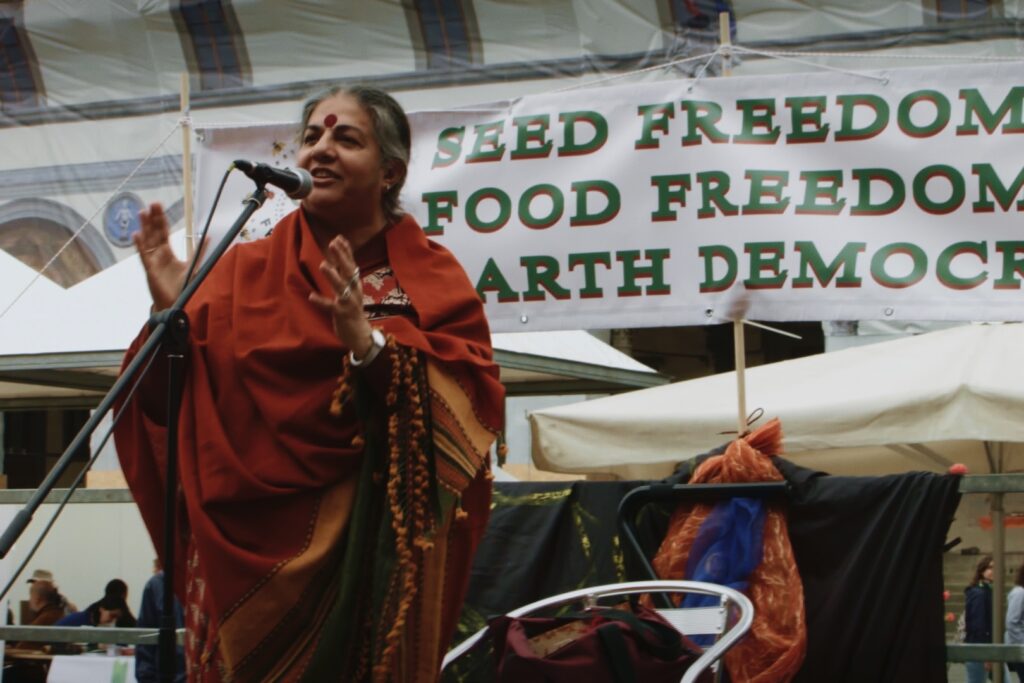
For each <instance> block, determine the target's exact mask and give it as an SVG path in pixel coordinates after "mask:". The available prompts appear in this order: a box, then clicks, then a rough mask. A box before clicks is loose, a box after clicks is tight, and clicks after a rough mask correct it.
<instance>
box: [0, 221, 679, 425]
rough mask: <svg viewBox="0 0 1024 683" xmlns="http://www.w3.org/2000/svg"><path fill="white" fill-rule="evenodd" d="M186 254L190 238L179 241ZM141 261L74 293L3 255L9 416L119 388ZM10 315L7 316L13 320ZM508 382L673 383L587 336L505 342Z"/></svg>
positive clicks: (139, 291) (145, 297)
mask: <svg viewBox="0 0 1024 683" xmlns="http://www.w3.org/2000/svg"><path fill="white" fill-rule="evenodd" d="M173 239H174V240H175V242H176V247H177V248H178V250H179V252H183V251H184V249H183V247H182V245H183V244H184V236H183V233H182V232H181V231H178V232H177V233H175V235H174V236H173ZM149 305H150V298H149V292H148V290H147V287H146V281H145V275H144V273H143V270H142V266H141V264H140V262H139V259H138V257H137V256H133V257H130V258H127V259H125V260H123V261H121V262H120V263H117V264H115V265H113V266H111V267H109V268H107V269H105V270H103V271H102V272H100V273H97V274H96V275H94V276H93V277H91V278H89V279H87V280H84V281H82V282H80V283H79V284H77V285H75V286H73V287H70V288H68V289H64V288H62V287H60V286H58V285H56V284H54V283H53V282H51V281H50V280H49V279H47V278H45V277H38V278H37V277H36V272H35V271H34V270H33V269H31V268H29V267H28V266H26V265H25V264H23V263H22V262H21V261H19V260H17V259H15V258H14V257H12V256H10V255H8V254H7V253H6V252H4V251H2V250H0V408H3V407H5V406H6V407H16V406H20V405H23V404H25V403H26V402H32V401H38V400H41V399H47V400H50V401H51V403H52V404H54V405H56V404H59V403H60V402H61V401H64V402H68V401H70V402H71V403H76V402H77V403H79V404H80V403H82V402H83V401H82V399H83V398H84V399H86V400H85V403H88V402H89V400H90V399H95V398H97V397H99V396H101V395H102V393H104V392H105V391H106V389H107V388H109V386H110V384H112V382H113V378H114V377H115V376H116V374H117V369H118V367H119V365H120V361H121V356H122V354H123V353H124V349H125V348H127V346H128V344H129V343H130V342H131V340H132V339H134V338H135V336H136V335H137V334H138V331H139V328H140V326H141V324H142V322H143V321H144V320H146V318H147V317H148V315H149ZM4 311H6V312H4ZM493 342H494V347H495V356H496V359H497V361H498V362H499V364H500V365H501V366H502V380H503V381H504V382H505V383H506V384H507V385H508V384H515V385H517V386H518V387H520V388H521V389H522V390H521V391H520V392H519V393H530V392H531V388H536V390H537V391H544V392H547V391H559V390H562V391H576V392H577V393H582V392H585V391H602V390H603V391H607V390H610V389H619V390H621V389H622V388H623V387H630V388H632V387H644V386H655V385H658V384H663V383H665V382H667V381H668V380H667V379H666V378H665V377H664V376H662V375H660V374H658V373H657V372H655V371H654V370H652V369H651V368H649V367H647V366H646V365H643V364H641V363H638V362H637V361H635V360H633V359H632V358H630V357H629V356H627V355H626V354H624V353H621V352H619V351H617V350H616V349H614V348H612V347H611V346H609V345H608V344H605V343H604V342H602V341H601V340H599V339H597V338H596V337H594V336H593V335H591V334H588V333H587V332H583V331H579V330H570V331H564V332H537V333H522V334H495V335H494V338H493Z"/></svg>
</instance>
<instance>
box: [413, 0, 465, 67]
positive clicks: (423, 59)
mask: <svg viewBox="0 0 1024 683" xmlns="http://www.w3.org/2000/svg"><path fill="white" fill-rule="evenodd" d="M407 7H409V6H408V5H407ZM407 16H408V17H409V20H410V28H411V29H412V34H413V35H412V38H413V43H414V45H415V47H416V52H417V62H418V63H420V65H421V67H425V68H426V69H430V70H435V69H436V70H445V69H454V68H460V67H466V66H469V65H471V64H478V63H480V38H479V30H478V28H477V23H476V15H475V14H474V12H473V5H472V3H471V2H470V0H412V3H411V9H410V10H409V11H408V13H407Z"/></svg>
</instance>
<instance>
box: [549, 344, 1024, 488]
mask: <svg viewBox="0 0 1024 683" xmlns="http://www.w3.org/2000/svg"><path fill="white" fill-rule="evenodd" d="M1021 349H1024V325H968V326H963V327H958V328H954V329H950V330H945V331H941V332H933V333H929V334H925V335H919V336H916V337H909V338H905V339H899V340H896V341H891V342H883V343H879V344H874V345H870V346H863V347H858V348H852V349H847V350H844V351H838V352H835V353H828V354H821V355H817V356H810V357H806V358H800V359H796V360H790V361H785V362H781V363H773V364H770V365H764V366H760V367H756V368H753V369H750V370H748V371H747V373H746V392H747V406H748V408H749V409H750V410H755V409H757V408H762V409H764V411H765V419H767V418H769V417H779V418H780V419H781V420H782V428H783V433H784V434H785V439H784V446H785V449H786V453H787V455H786V457H788V458H790V459H792V460H795V461H797V462H800V463H802V464H805V465H807V466H810V467H816V468H818V469H822V470H824V471H828V472H832V473H864V474H867V473H872V474H881V473H887V472H896V471H907V470H914V469H928V470H935V471H944V470H945V469H946V468H947V467H948V466H949V465H950V464H953V463H955V462H964V463H966V464H968V466H969V467H970V468H971V471H972V472H974V473H982V472H988V471H990V469H991V468H992V467H994V465H993V463H992V462H990V461H989V458H988V456H992V457H996V456H998V451H999V449H1002V452H1003V453H1004V456H1005V457H1006V458H1008V460H1007V461H1006V463H1005V465H1003V469H1010V468H1012V467H1013V465H1014V462H1013V460H1014V459H1015V458H1017V457H1018V455H1017V453H1018V451H1020V453H1021V454H1024V449H1022V448H1021V444H1020V443H1013V442H1024V420H1021V418H1020V416H1021V415H1022V414H1024V364H1022V363H1020V362H1018V360H1019V357H1020V354H1021ZM531 423H532V430H533V457H534V461H535V462H536V463H537V465H538V466H539V467H541V468H542V469H550V470H554V471H558V472H572V473H612V474H617V475H619V476H623V477H629V478H657V477H661V476H665V475H667V474H668V473H670V472H671V471H672V469H673V467H674V465H675V464H676V463H678V462H681V461H683V460H686V459H687V458H689V457H691V456H693V455H697V454H699V453H703V452H705V451H707V450H709V449H711V448H713V447H715V446H717V445H720V444H722V443H724V442H726V441H728V440H729V439H730V438H734V436H733V435H734V434H735V432H736V376H735V373H725V374H720V375H714V376H711V377H704V378H701V379H696V380H690V381H687V382H679V383H675V384H670V385H666V386H661V387H655V388H652V389H644V390H640V391H633V392H629V393H624V394H619V395H617V396H612V397H609V398H604V399H598V400H593V401H587V402H584V403H577V404H573V405H569V406H564V407H559V408H549V409H545V410H539V411H535V412H534V413H532V414H531ZM730 432H731V434H730ZM997 443H998V444H999V447H998V448H995V447H994V444H997ZM986 444H988V445H989V453H988V456H987V455H986V448H985V445H986ZM835 449H839V450H835ZM1021 463H1024V460H1021Z"/></svg>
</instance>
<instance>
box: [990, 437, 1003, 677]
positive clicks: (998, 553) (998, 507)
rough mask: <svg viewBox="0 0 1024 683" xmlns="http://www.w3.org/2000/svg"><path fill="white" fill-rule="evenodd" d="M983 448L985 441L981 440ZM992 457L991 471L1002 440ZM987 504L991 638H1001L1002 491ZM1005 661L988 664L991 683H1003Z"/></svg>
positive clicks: (998, 470) (999, 466)
mask: <svg viewBox="0 0 1024 683" xmlns="http://www.w3.org/2000/svg"><path fill="white" fill-rule="evenodd" d="M985 447H986V449H987V448H988V447H989V443H988V442H986V443H985ZM993 450H994V451H995V452H994V453H993V454H992V455H993V457H992V460H993V462H994V464H995V466H994V467H993V470H994V473H995V474H1002V472H1003V444H1002V443H996V444H993ZM991 495H992V497H991V499H990V502H989V505H990V509H991V515H992V566H993V568H994V571H993V572H992V574H993V576H992V642H993V643H1002V642H1003V631H1004V630H1005V628H1004V625H1005V624H1004V620H1005V618H1006V597H1005V596H1006V592H1005V591H1006V529H1005V527H1004V526H1003V516H1004V508H1003V495H1004V494H1003V493H993V494H991ZM1005 671H1006V668H1005V665H1003V664H1002V663H1000V662H996V663H994V664H993V667H992V680H993V683H1003V678H1004V677H1003V674H1004V672H1005Z"/></svg>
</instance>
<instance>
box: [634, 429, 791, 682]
mask: <svg viewBox="0 0 1024 683" xmlns="http://www.w3.org/2000/svg"><path fill="white" fill-rule="evenodd" d="M781 451H782V425H781V423H780V422H779V420H778V419H777V418H776V419H773V420H771V421H769V422H768V423H767V424H765V425H764V426H762V427H760V428H759V429H757V430H755V431H754V432H752V433H751V434H748V435H746V436H743V437H741V438H739V439H736V440H735V441H733V442H732V443H730V444H729V445H728V447H727V448H726V450H725V453H723V454H722V455H715V456H712V457H710V458H708V459H707V460H705V461H704V462H703V463H701V464H700V466H699V467H697V470H696V471H695V472H694V473H693V476H692V477H690V483H691V484H725V483H736V482H753V481H781V480H782V475H781V474H779V472H778V471H777V470H776V469H775V467H774V465H772V463H771V460H770V457H771V456H774V455H777V454H778V453H780V452H781ZM711 509H712V506H711V505H708V504H706V503H698V504H687V505H680V506H679V507H678V508H676V510H675V512H674V513H673V514H672V517H671V519H670V521H669V528H668V531H667V532H666V534H665V540H664V541H662V544H661V547H660V548H659V549H658V553H657V554H656V555H655V558H654V562H653V565H654V569H655V571H656V572H657V573H658V576H660V577H662V578H676V579H680V578H688V577H685V576H684V575H683V574H684V572H685V568H686V563H687V558H688V557H689V554H690V549H691V548H692V547H693V542H694V540H695V539H696V537H697V533H698V532H699V531H700V526H701V524H702V523H703V521H704V520H705V519H706V518H707V517H708V515H709V513H710V512H711ZM748 597H749V598H750V600H751V602H753V603H754V623H753V625H752V626H751V630H750V633H749V634H748V635H747V636H746V637H745V638H744V639H743V640H741V641H740V642H739V643H738V644H737V645H736V646H735V647H733V648H732V649H731V650H730V651H729V652H728V653H727V654H726V656H725V664H726V666H727V667H728V669H729V677H730V678H731V679H732V680H733V681H735V682H736V683H786V682H787V681H790V680H792V679H793V677H794V676H795V675H796V673H797V671H798V670H799V669H800V665H801V664H802V663H803V659H804V653H805V651H806V649H807V628H806V622H805V619H804V592H803V584H802V583H801V582H800V574H799V573H798V571H797V566H796V559H795V558H794V556H793V547H792V546H791V545H790V543H789V532H788V530H787V529H786V514H785V511H784V510H783V509H780V508H779V507H778V506H776V505H769V507H768V511H767V515H766V518H765V524H764V555H763V557H762V560H761V564H760V565H759V566H758V567H757V568H756V569H755V570H754V573H753V574H752V575H751V576H750V589H749V591H748Z"/></svg>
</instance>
